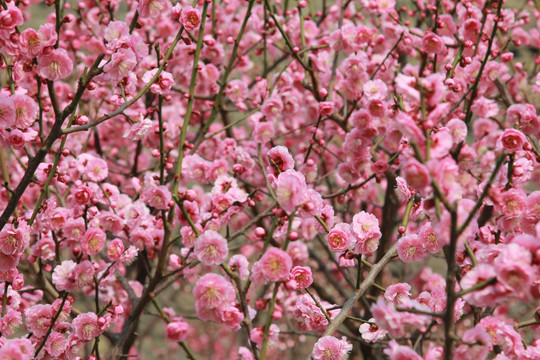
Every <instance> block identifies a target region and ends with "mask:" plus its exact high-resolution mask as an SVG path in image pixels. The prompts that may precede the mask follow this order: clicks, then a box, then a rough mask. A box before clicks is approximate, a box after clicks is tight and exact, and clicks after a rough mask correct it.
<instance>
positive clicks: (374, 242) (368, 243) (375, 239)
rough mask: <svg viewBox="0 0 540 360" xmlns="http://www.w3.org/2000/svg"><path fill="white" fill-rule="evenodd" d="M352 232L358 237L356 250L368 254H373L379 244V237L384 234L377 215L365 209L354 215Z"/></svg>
mask: <svg viewBox="0 0 540 360" xmlns="http://www.w3.org/2000/svg"><path fill="white" fill-rule="evenodd" d="M351 232H352V234H353V235H354V237H355V238H356V246H355V249H354V251H355V252H357V253H359V254H364V255H367V256H371V255H373V253H374V252H375V251H376V250H377V247H378V246H379V239H380V238H381V236H382V234H381V230H380V228H379V220H378V219H377V218H376V217H375V215H372V214H369V213H366V212H365V211H362V212H359V213H358V214H356V215H354V217H353V221H352V224H351Z"/></svg>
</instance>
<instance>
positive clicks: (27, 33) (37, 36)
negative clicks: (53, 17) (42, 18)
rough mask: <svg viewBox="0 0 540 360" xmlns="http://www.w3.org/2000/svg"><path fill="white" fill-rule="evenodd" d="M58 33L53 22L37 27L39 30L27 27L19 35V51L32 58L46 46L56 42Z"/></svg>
mask: <svg viewBox="0 0 540 360" xmlns="http://www.w3.org/2000/svg"><path fill="white" fill-rule="evenodd" d="M57 39H58V34H57V33H56V29H55V26H54V24H51V23H47V24H44V25H41V26H40V27H39V32H38V31H36V30H34V29H32V28H28V29H25V30H24V31H23V32H22V33H21V36H20V44H21V51H22V53H23V54H25V55H26V56H27V57H30V58H33V57H36V56H38V55H40V54H41V53H42V52H43V50H44V49H45V48H47V47H50V46H53V45H54V44H56V40H57Z"/></svg>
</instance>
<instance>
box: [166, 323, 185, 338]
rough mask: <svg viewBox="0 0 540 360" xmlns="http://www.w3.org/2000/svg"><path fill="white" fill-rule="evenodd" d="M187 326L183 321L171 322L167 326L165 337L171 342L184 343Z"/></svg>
mask: <svg viewBox="0 0 540 360" xmlns="http://www.w3.org/2000/svg"><path fill="white" fill-rule="evenodd" d="M188 329H189V325H188V324H187V323H186V322H185V321H173V322H170V323H169V324H167V328H166V329H165V335H166V336H167V339H169V340H172V341H185V340H186V338H187V332H188Z"/></svg>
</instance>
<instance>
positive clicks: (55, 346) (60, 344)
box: [45, 331, 68, 357]
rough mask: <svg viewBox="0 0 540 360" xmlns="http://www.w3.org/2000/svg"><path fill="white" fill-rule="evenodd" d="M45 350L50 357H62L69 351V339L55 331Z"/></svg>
mask: <svg viewBox="0 0 540 360" xmlns="http://www.w3.org/2000/svg"><path fill="white" fill-rule="evenodd" d="M45 349H46V350H47V352H48V353H49V354H50V355H52V356H54V357H60V356H61V355H62V354H64V352H65V351H66V350H67V349H68V339H66V337H65V335H64V334H62V333H59V332H58V331H53V332H52V333H51V334H50V335H49V338H48V339H47V343H46V345H45Z"/></svg>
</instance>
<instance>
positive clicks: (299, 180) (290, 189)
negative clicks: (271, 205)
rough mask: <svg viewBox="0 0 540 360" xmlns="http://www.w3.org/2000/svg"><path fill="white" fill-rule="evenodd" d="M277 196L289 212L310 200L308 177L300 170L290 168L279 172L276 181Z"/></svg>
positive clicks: (281, 204)
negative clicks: (308, 196)
mask: <svg viewBox="0 0 540 360" xmlns="http://www.w3.org/2000/svg"><path fill="white" fill-rule="evenodd" d="M276 197H277V199H278V201H279V205H280V206H281V208H282V209H283V210H285V212H287V214H292V212H293V211H294V209H295V208H296V207H297V206H299V205H302V204H303V203H304V202H306V201H307V200H308V198H307V186H306V178H305V177H304V175H303V174H302V173H300V172H297V171H294V170H292V169H289V170H287V171H285V172H282V173H281V174H279V176H278V178H277V181H276Z"/></svg>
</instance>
